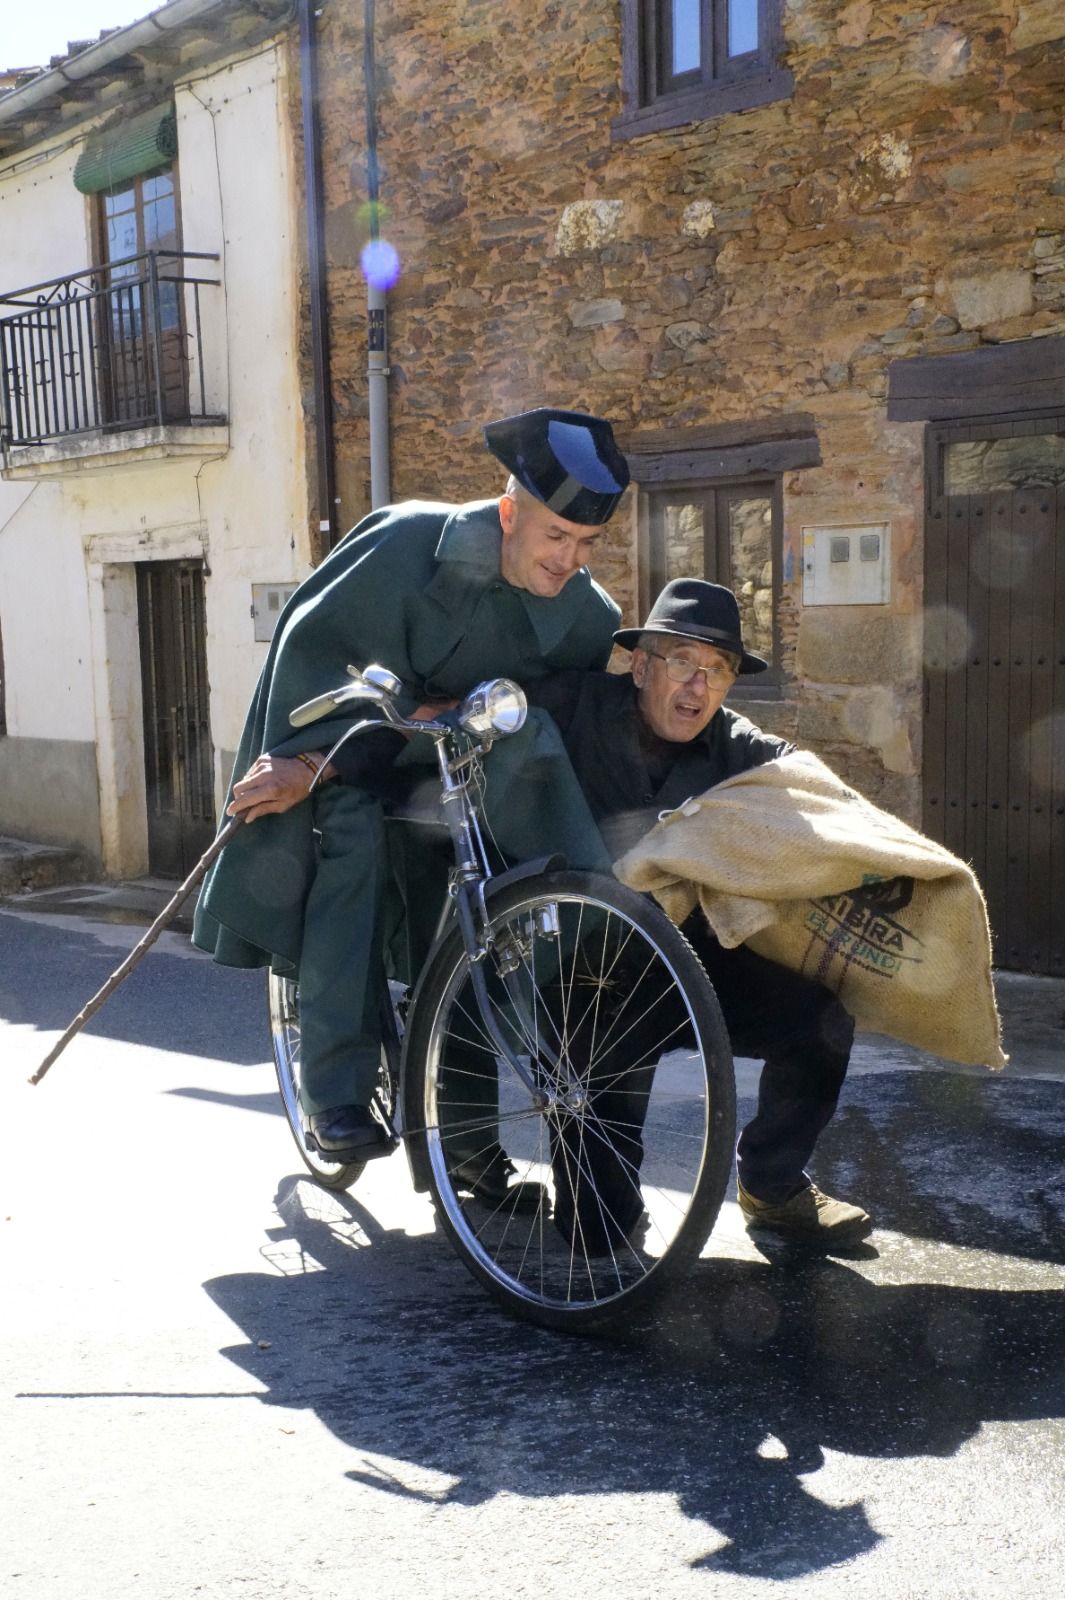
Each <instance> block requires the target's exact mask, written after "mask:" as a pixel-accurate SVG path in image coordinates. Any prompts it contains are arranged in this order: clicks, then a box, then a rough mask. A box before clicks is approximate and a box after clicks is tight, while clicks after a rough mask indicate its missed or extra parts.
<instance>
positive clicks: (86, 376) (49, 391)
mask: <svg viewBox="0 0 1065 1600" xmlns="http://www.w3.org/2000/svg"><path fill="white" fill-rule="evenodd" d="M217 260H218V257H217V255H208V254H204V253H202V252H199V251H190V250H183V251H170V250H149V251H146V252H145V253H144V254H143V255H137V256H128V257H126V258H125V259H124V260H122V261H112V262H108V264H107V265H106V266H99V267H87V268H85V270H84V271H82V272H74V273H70V274H68V275H67V276H66V277H63V278H50V279H49V280H48V281H47V282H46V283H36V284H32V285H31V286H30V287H29V288H26V289H17V290H15V291H14V293H11V294H0V439H2V442H3V444H4V445H6V446H9V447H10V446H12V445H33V444H43V443H44V442H45V441H47V440H54V439H60V438H65V437H67V436H69V435H72V434H85V433H92V432H98V431H101V430H107V431H113V430H120V429H127V428H140V427H146V426H148V425H150V424H152V423H164V422H171V423H179V422H206V421H212V420H218V421H221V420H223V419H222V416H221V414H220V412H219V411H218V409H217V407H215V408H214V410H211V409H209V407H208V380H207V376H206V370H205V367H206V364H205V360H204V355H205V352H204V347H203V330H202V326H201V317H200V290H201V289H203V288H211V289H214V288H217V287H218V286H219V279H217V278H207V277H199V276H196V275H195V274H196V272H197V271H198V269H197V268H196V267H194V266H193V267H191V268H190V266H189V263H194V262H199V261H217Z"/></svg>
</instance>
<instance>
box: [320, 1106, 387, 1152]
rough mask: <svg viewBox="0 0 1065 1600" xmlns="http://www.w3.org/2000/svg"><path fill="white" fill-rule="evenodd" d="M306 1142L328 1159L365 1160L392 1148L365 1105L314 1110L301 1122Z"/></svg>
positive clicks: (381, 1128)
mask: <svg viewBox="0 0 1065 1600" xmlns="http://www.w3.org/2000/svg"><path fill="white" fill-rule="evenodd" d="M304 1135H305V1137H306V1140H307V1143H308V1144H309V1145H310V1146H311V1148H312V1149H313V1150H317V1151H318V1154H319V1155H322V1156H326V1157H328V1158H329V1159H330V1160H332V1161H369V1160H370V1159H371V1158H372V1157H373V1156H375V1155H380V1156H384V1155H387V1154H388V1153H389V1151H390V1150H391V1148H392V1141H391V1139H390V1138H389V1137H388V1133H387V1132H386V1130H385V1129H384V1128H383V1127H382V1126H381V1124H380V1123H379V1122H378V1120H377V1118H376V1117H375V1116H374V1114H373V1112H372V1111H371V1110H370V1109H369V1107H368V1106H333V1107H332V1109H331V1110H329V1111H315V1112H314V1113H313V1114H312V1115H311V1116H309V1117H308V1118H307V1121H306V1123H305V1125H304Z"/></svg>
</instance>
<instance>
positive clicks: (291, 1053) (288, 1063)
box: [267, 972, 366, 1189]
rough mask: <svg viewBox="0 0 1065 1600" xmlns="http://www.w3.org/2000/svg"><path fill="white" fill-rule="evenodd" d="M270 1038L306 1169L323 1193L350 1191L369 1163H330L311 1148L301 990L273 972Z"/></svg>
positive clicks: (279, 1083) (269, 980) (269, 998)
mask: <svg viewBox="0 0 1065 1600" xmlns="http://www.w3.org/2000/svg"><path fill="white" fill-rule="evenodd" d="M267 1005H268V1007H269V1012H270V1038H271V1041H272V1044H273V1051H274V1070H275V1072H276V1073H277V1087H278V1091H279V1093H280V1095H281V1104H282V1106H283V1107H284V1112H285V1120H286V1121H287V1123H288V1128H289V1132H290V1133H291V1135H292V1138H293V1142H294V1143H295V1146H296V1149H297V1150H298V1151H299V1153H300V1156H301V1158H302V1160H303V1164H304V1166H305V1167H306V1168H307V1170H308V1172H309V1173H310V1174H311V1176H312V1177H313V1178H314V1180H315V1182H316V1183H320V1184H321V1185H322V1187H323V1189H350V1188H351V1186H352V1184H354V1183H356V1182H357V1181H358V1179H359V1177H360V1176H361V1174H362V1171H363V1168H364V1167H365V1166H366V1162H365V1161H326V1160H325V1159H324V1157H323V1156H321V1155H320V1154H319V1152H318V1151H317V1150H314V1149H312V1148H311V1146H310V1145H308V1143H307V1140H306V1137H305V1135H304V1131H303V1117H302V1114H301V1111H300V1101H299V1093H300V1021H299V990H298V988H297V985H296V983H295V982H294V980H293V979H291V978H281V977H278V975H277V973H275V972H271V973H270V974H269V976H268V978H267Z"/></svg>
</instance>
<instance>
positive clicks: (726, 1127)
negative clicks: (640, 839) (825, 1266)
mask: <svg viewBox="0 0 1065 1600" xmlns="http://www.w3.org/2000/svg"><path fill="white" fill-rule="evenodd" d="M488 945H489V954H488V956H487V958H486V959H485V960H484V961H483V962H481V963H479V965H480V967H481V968H482V970H485V971H486V978H487V981H488V986H489V993H490V999H491V1004H492V1011H493V1015H494V1016H495V1019H496V1022H497V1024H498V1026H499V1027H500V1029H501V1031H502V1033H503V1035H504V1036H505V1037H506V1039H507V1040H508V1042H509V1043H510V1044H511V1046H512V1049H513V1050H514V1052H515V1054H516V1055H517V1056H518V1057H519V1061H520V1062H521V1063H522V1064H523V1065H524V1067H525V1069H526V1072H527V1074H528V1076H529V1078H530V1079H531V1080H532V1082H531V1086H530V1084H529V1083H525V1082H522V1081H521V1080H520V1079H519V1078H518V1076H517V1074H516V1073H515V1071H514V1068H513V1067H511V1066H509V1065H508V1064H507V1063H506V1062H505V1060H504V1059H503V1058H502V1057H500V1056H499V1054H498V1052H497V1049H496V1047H495V1046H494V1045H493V1044H492V1043H491V1041H490V1039H489V1036H488V1034H487V1031H486V1030H485V1027H484V1023H483V1020H482V1018H481V1015H480V1013H479V1011H478V1008H477V1005H476V1001H475V999H474V997H473V992H472V988H471V976H470V973H471V964H470V961H469V958H468V956H467V954H466V951H465V948H464V947H463V944H462V940H461V937H460V935H459V933H458V931H457V930H455V931H453V932H452V933H451V934H450V935H448V936H447V937H446V938H445V939H444V941H443V942H442V944H441V945H440V946H439V947H438V949H437V951H436V952H435V954H434V955H433V956H432V957H431V959H430V963H429V965H428V966H427V968H426V969H425V971H424V973H423V975H422V978H421V980H420V983H419V986H418V989H417V991H416V993H415V996H414V1000H413V1003H412V1006H411V1012H410V1016H409V1018H408V1030H407V1038H406V1043H405V1051H404V1071H403V1112H404V1127H405V1128H406V1129H407V1130H408V1132H407V1137H408V1138H410V1139H412V1140H413V1141H415V1143H416V1146H417V1148H416V1149H415V1150H414V1151H413V1152H412V1157H413V1160H412V1165H414V1167H415V1170H416V1171H417V1170H419V1169H420V1170H421V1171H422V1172H423V1173H424V1175H425V1178H426V1179H427V1182H428V1187H429V1189H430V1192H431V1195H432V1199H433V1203H434V1206H435V1209H436V1212H437V1215H438V1217H439V1219H440V1222H441V1225H442V1227H443V1229H444V1231H445V1232H446V1234H447V1235H448V1238H449V1240H450V1242H451V1244H452V1245H453V1246H454V1248H455V1250H456V1251H457V1253H458V1255H459V1257H460V1258H461V1259H462V1261H463V1263H464V1264H465V1266H466V1267H467V1268H468V1270H469V1271H470V1272H471V1273H472V1274H473V1276H474V1277H475V1278H477V1279H478V1281H479V1282H480V1283H481V1284H483V1285H484V1287H485V1288H486V1289H487V1290H488V1291H489V1293H490V1294H491V1295H492V1296H493V1297H494V1298H495V1299H496V1300H497V1301H498V1302H499V1303H500V1304H502V1305H503V1306H505V1307H506V1309H507V1310H508V1311H510V1312H511V1313H512V1314H514V1315H516V1316H517V1317H519V1318H522V1319H524V1320H526V1321H531V1322H535V1323H538V1324H540V1325H541V1326H546V1327H550V1328H556V1329H570V1330H573V1331H584V1330H589V1329H597V1328H598V1329H601V1328H603V1327H605V1326H606V1325H608V1324H609V1323H611V1322H618V1321H620V1320H621V1319H623V1318H624V1319H625V1320H626V1321H627V1320H628V1319H629V1318H630V1317H631V1316H632V1314H633V1312H634V1311H635V1310H637V1309H640V1308H642V1307H644V1306H645V1305H647V1304H649V1303H650V1302H651V1301H652V1300H653V1298H654V1297H655V1296H656V1295H657V1294H658V1293H660V1292H661V1291H662V1290H663V1289H664V1288H665V1287H666V1286H667V1285H668V1283H669V1282H670V1281H671V1280H674V1279H675V1278H676V1277H677V1276H678V1275H679V1274H680V1273H682V1272H683V1271H684V1270H685V1269H686V1268H687V1267H688V1266H689V1265H690V1264H691V1262H692V1261H693V1260H694V1259H695V1258H696V1257H697V1256H698V1255H699V1253H700V1251H701V1250H702V1247H703V1245H704V1244H705V1242H706V1240H707V1238H708V1237H709V1234H710V1232H711V1230H712V1228H713V1225H714V1222H715V1220H716V1217H717V1214H718V1211H719V1210H720V1207H721V1202H722V1200H723V1198H724V1193H725V1186H726V1183H727V1181H728V1177H729V1173H730V1171H731V1166H732V1150H733V1140H734V1129H735V1084H734V1079H733V1072H732V1053H731V1047H730V1045H729V1039H728V1034H727V1031H726V1029H725V1024H724V1021H723V1019H722V1016H721V1011H720V1007H719V1006H718V1003H717V997H716V996H715V994H714V992H713V988H712V986H711V984H710V981H709V979H708V977H707V975H706V972H705V970H704V969H703V967H702V965H701V964H700V962H699V960H698V958H697V957H696V955H695V953H694V951H693V950H692V949H691V947H690V945H689V944H688V943H687V941H686V940H685V938H684V937H683V935H682V934H681V933H680V932H679V930H678V929H677V928H676V927H675V926H674V924H673V923H671V922H670V921H669V919H668V918H667V917H666V916H665V914H664V913H663V912H662V911H661V910H660V909H659V908H658V907H657V906H656V905H655V904H654V903H653V902H652V901H650V900H648V899H646V898H644V897H643V896H642V895H639V894H636V893H635V892H634V891H632V890H631V889H627V888H626V887H624V886H623V885H622V884H620V883H618V882H616V881H615V880H614V879H612V878H608V877H605V876H603V875H600V874H596V873H589V872H579V871H563V872H551V873H546V874H542V875H540V876H538V877H534V878H529V879H527V880H524V881H519V882H517V883H515V884H512V885H509V886H508V887H507V888H506V889H505V890H502V891H501V892H500V893H499V894H498V895H496V896H494V897H492V898H491V899H490V901H489V935H488ZM508 967H509V969H510V970H509V972H507V971H505V970H504V969H506V968H508ZM508 984H509V989H508V987H507V986H508ZM681 1047H683V1048H681ZM630 1056H631V1057H632V1059H629V1057H630ZM486 1086H487V1087H486ZM493 1092H494V1096H495V1098H494V1099H493ZM474 1140H480V1141H482V1146H483V1151H488V1150H491V1151H492V1152H493V1154H492V1156H491V1159H492V1160H495V1152H496V1151H497V1150H498V1147H499V1146H501V1147H502V1150H503V1153H504V1154H505V1156H506V1158H507V1162H508V1163H509V1170H510V1171H511V1172H512V1174H513V1177H514V1180H515V1181H514V1183H513V1184H512V1185H511V1187H510V1188H509V1189H507V1191H506V1195H505V1197H504V1198H495V1197H492V1198H489V1199H485V1198H484V1197H483V1196H482V1197H481V1198H478V1195H477V1193H476V1192H474V1188H473V1187H471V1185H470V1183H469V1182H468V1181H467V1180H466V1178H465V1177H464V1176H463V1173H462V1171H461V1170H460V1169H461V1168H463V1167H464V1166H466V1165H467V1163H468V1161H469V1160H470V1159H472V1157H471V1153H470V1152H471V1149H472V1144H471V1141H474ZM494 1141H498V1144H496V1143H494ZM637 1207H638V1208H639V1210H638V1213H637V1209H636V1208H637Z"/></svg>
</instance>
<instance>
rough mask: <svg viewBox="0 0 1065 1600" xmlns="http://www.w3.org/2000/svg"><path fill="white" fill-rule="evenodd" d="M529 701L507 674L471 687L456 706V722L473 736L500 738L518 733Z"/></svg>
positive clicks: (476, 737)
mask: <svg viewBox="0 0 1065 1600" xmlns="http://www.w3.org/2000/svg"><path fill="white" fill-rule="evenodd" d="M528 709H529V707H528V703H527V701H526V699H525V696H524V694H523V693H522V691H521V690H520V689H519V688H518V685H517V684H516V683H512V682H511V681H510V679H509V678H493V679H492V680H491V681H490V682H489V683H479V684H478V685H477V687H476V689H471V690H470V692H469V694H468V695H467V696H466V698H465V700H464V701H463V702H462V704H461V705H460V706H459V709H458V719H459V725H460V727H462V728H463V729H464V731H465V732H466V733H468V734H470V735H471V736H472V737H473V738H474V739H493V738H494V739H501V738H503V737H505V735H506V734H508V733H517V731H518V729H519V728H520V727H521V726H522V724H523V723H524V721H525V716H526V713H527V711H528Z"/></svg>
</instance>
